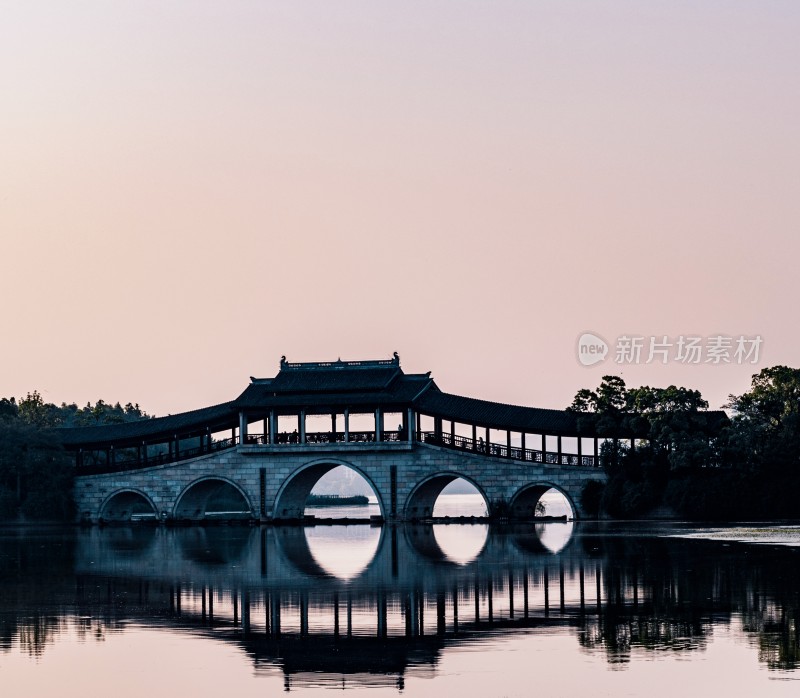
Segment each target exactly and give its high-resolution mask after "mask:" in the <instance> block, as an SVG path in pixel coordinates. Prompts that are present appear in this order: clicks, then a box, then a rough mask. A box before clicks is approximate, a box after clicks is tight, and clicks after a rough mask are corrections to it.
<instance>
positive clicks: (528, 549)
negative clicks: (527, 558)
mask: <svg viewBox="0 0 800 698" xmlns="http://www.w3.org/2000/svg"><path fill="white" fill-rule="evenodd" d="M562 526H569V529H565V533H566V535H565V536H564V538H565V539H566V542H565V543H564V544H563V545H559V546H554V545H553V544H552V543H550V542H549V541H545V540H544V539H545V538H546V534H547V531H548V527H552V528H553V529H555V528H556V527H562ZM572 527H573V524H572V522H560V521H554V522H550V523H534V524H524V525H522V524H521V525H518V526H515V527H514V529H513V531H514V533H513V538H512V540H513V541H514V545H515V546H516V547H517V548H518V549H519V550H520V551H521V552H523V553H529V554H533V555H555V554H557V553H560V552H561V551H562V550H564V549H565V548H566V547H567V546H568V545H569V544H570V543H571V542H572V538H573V536H572V531H573V528H572ZM558 530H559V531H560V528H559V529H558Z"/></svg>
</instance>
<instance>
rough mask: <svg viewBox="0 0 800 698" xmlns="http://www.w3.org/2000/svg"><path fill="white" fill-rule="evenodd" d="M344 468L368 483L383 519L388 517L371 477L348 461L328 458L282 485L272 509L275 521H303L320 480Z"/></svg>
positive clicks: (306, 468) (304, 467) (303, 466)
mask: <svg viewBox="0 0 800 698" xmlns="http://www.w3.org/2000/svg"><path fill="white" fill-rule="evenodd" d="M339 466H344V467H345V468H350V470H353V471H355V472H356V473H358V474H359V475H360V476H361V477H363V478H364V480H365V481H366V483H367V484H368V485H369V486H370V489H371V490H372V492H373V494H374V495H375V497H376V498H377V500H378V506H379V507H380V510H381V517H383V518H385V517H386V509H385V507H384V504H383V499H382V498H381V494H380V492H379V491H378V488H377V487H375V483H374V482H372V480H371V479H370V477H369V476H368V475H367V474H366V473H365V472H364V471H363V470H361V469H360V468H357V467H356V466H354V465H353V464H352V463H348V462H347V461H343V460H337V459H334V458H326V459H323V460H318V461H312V462H310V463H306V464H305V465H302V466H300V467H299V468H298V469H297V470H295V471H294V472H293V473H292V474H291V475H289V477H288V478H286V480H285V481H284V483H283V485H281V487H280V489H279V490H278V493H277V494H276V495H275V505H274V507H273V509H272V518H273V519H302V518H303V515H304V514H305V510H306V499H308V495H309V494H311V490H312V489H314V485H316V484H317V482H318V481H319V479H320V478H321V477H322V476H323V475H325V474H326V473H328V472H330V471H331V470H333V469H334V468H338V467H339Z"/></svg>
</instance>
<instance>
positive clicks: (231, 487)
mask: <svg viewBox="0 0 800 698" xmlns="http://www.w3.org/2000/svg"><path fill="white" fill-rule="evenodd" d="M173 515H174V517H175V518H176V519H184V520H187V519H188V520H191V521H199V520H201V519H205V518H207V517H208V518H215V519H245V518H250V517H251V516H252V515H253V508H252V506H251V505H250V501H249V500H248V498H247V495H246V494H245V493H244V491H243V490H242V488H241V487H239V485H237V484H236V483H235V482H232V481H231V480H228V479H227V478H223V477H204V478H200V479H199V480H195V481H194V482H193V483H191V484H190V485H188V486H187V487H186V488H184V490H183V492H181V494H180V496H179V497H178V501H177V502H176V503H175V510H174V514H173Z"/></svg>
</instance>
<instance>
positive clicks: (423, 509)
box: [404, 471, 490, 521]
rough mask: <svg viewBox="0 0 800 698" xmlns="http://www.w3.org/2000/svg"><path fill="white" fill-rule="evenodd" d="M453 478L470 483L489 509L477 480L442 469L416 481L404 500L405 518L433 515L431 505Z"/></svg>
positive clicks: (484, 493)
mask: <svg viewBox="0 0 800 698" xmlns="http://www.w3.org/2000/svg"><path fill="white" fill-rule="evenodd" d="M454 480H464V481H465V482H468V483H469V484H470V485H472V486H473V487H474V488H475V489H476V490H477V491H478V493H479V494H480V495H481V497H483V501H484V504H485V505H486V511H490V509H489V499H488V498H487V497H486V492H484V491H483V488H482V487H481V486H480V485H479V484H478V483H477V482H475V481H474V480H473V479H472V478H470V477H468V476H466V475H463V474H462V473H457V472H454V471H443V472H439V473H435V474H434V475H430V476H428V477H426V478H425V479H424V480H422V481H421V482H419V483H417V485H416V487H414V489H413V490H412V491H411V494H410V495H408V499H407V500H406V505H405V508H404V512H405V518H406V520H412V521H413V520H414V519H427V518H430V517H431V516H433V507H434V505H435V504H436V500H437V499H438V498H439V495H440V494H441V493H442V490H443V489H444V488H445V487H447V485H449V484H450V483H451V482H453V481H454Z"/></svg>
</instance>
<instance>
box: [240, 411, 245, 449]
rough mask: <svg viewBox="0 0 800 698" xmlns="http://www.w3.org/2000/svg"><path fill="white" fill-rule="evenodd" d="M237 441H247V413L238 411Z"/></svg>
mask: <svg viewBox="0 0 800 698" xmlns="http://www.w3.org/2000/svg"><path fill="white" fill-rule="evenodd" d="M239 443H240V444H246V443H247V415H246V414H245V413H244V412H239Z"/></svg>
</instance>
